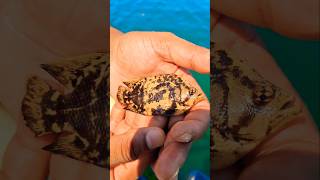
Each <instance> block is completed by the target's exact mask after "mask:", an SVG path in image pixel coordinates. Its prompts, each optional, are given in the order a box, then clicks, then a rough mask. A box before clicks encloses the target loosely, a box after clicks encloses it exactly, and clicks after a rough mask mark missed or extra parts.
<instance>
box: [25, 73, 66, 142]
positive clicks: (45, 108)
mask: <svg viewBox="0 0 320 180" xmlns="http://www.w3.org/2000/svg"><path fill="white" fill-rule="evenodd" d="M60 98H61V94H60V93H59V92H58V91H56V90H54V89H53V88H52V87H50V86H49V85H48V84H47V83H46V82H44V81H43V80H41V79H39V78H37V77H35V76H34V77H31V78H30V79H29V80H28V82H27V89H26V95H25V96H24V99H23V102H22V107H21V110H22V114H23V117H24V120H25V121H26V125H27V126H28V127H29V128H30V129H31V130H32V131H33V132H34V133H35V134H36V136H41V135H44V134H48V133H59V132H61V131H62V129H63V126H64V122H63V119H62V118H61V117H59V113H58V111H57V109H58V106H59V99H60Z"/></svg>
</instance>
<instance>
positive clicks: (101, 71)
mask: <svg viewBox="0 0 320 180" xmlns="http://www.w3.org/2000/svg"><path fill="white" fill-rule="evenodd" d="M107 56H108V55H107V54H105V53H94V54H89V55H84V56H80V57H74V58H71V59H64V60H62V61H59V62H58V63H56V64H44V65H42V66H41V67H42V68H43V69H44V70H45V71H47V72H48V73H49V74H50V75H52V76H53V77H54V78H55V79H57V80H58V81H59V82H60V83H61V84H62V85H63V86H64V87H65V91H64V92H60V91H57V90H55V89H53V88H52V87H51V86H50V85H49V84H47V83H46V82H45V81H44V80H42V79H40V78H39V77H36V76H34V77H31V78H30V79H29V80H28V82H27V91H26V95H25V97H24V99H23V102H22V113H23V116H24V120H25V121H26V125H27V126H28V127H29V128H30V129H31V130H32V131H33V132H34V133H35V134H36V136H42V135H45V134H52V133H54V134H57V135H58V137H57V139H56V140H55V141H54V142H53V143H52V144H50V145H47V146H45V147H44V148H43V149H45V150H48V151H50V152H53V153H57V154H61V155H65V156H68V157H71V158H74V159H77V160H81V161H85V162H88V163H92V164H95V165H97V166H101V167H104V168H107V164H108V146H109V144H108V143H109V137H107V135H108V134H107V130H108V129H109V127H108V123H107V119H109V116H108V113H109V62H108V58H107Z"/></svg>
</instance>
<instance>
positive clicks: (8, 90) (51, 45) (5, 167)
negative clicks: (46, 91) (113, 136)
mask: <svg viewBox="0 0 320 180" xmlns="http://www.w3.org/2000/svg"><path fill="white" fill-rule="evenodd" d="M61 4H63V6H62V5H61ZM74 7H76V8H74ZM104 7H106V1H100V0H93V1H92V0H83V1H63V0H55V1H53V0H50V1H46V2H44V1H36V0H31V1H25V0H13V1H3V2H1V3H0V14H1V16H0V37H1V42H0V54H1V56H2V58H1V61H0V68H1V70H0V84H1V91H0V102H1V104H2V105H3V106H4V108H5V109H6V110H7V111H8V112H9V113H10V114H11V115H12V117H13V118H14V119H15V120H16V124H17V128H16V133H15V135H14V136H13V138H12V139H11V141H10V143H9V145H8V147H7V149H6V152H5V155H4V159H3V164H2V167H1V168H2V169H1V170H0V179H1V180H2V179H4V180H6V179H10V180H15V179H26V180H44V179H46V177H47V176H48V175H49V173H50V178H51V179H59V180H64V179H66V180H73V179H74V180H75V179H77V180H81V179H104V178H105V177H106V176H107V174H108V172H107V171H106V169H104V168H100V167H97V166H93V165H90V164H87V163H83V162H81V161H77V160H73V159H71V158H66V157H63V156H60V155H54V154H51V153H49V152H46V151H43V150H41V148H42V147H43V146H45V145H48V144H50V143H51V142H52V139H53V138H54V137H51V136H46V137H37V138H36V137H34V133H33V132H31V130H30V129H29V128H27V127H26V126H25V125H24V121H23V117H22V115H21V101H22V98H23V96H24V94H25V85H26V84H25V83H26V80H27V78H28V77H29V76H31V75H38V76H39V77H41V78H44V79H46V80H48V81H49V82H52V83H53V84H56V81H55V80H53V79H52V78H51V77H50V76H48V74H47V73H46V72H44V71H42V70H40V68H39V64H42V63H50V62H52V61H54V60H58V59H61V58H63V57H70V56H76V55H80V54H85V53H92V52H96V51H106V50H107V49H108V47H107V42H106V39H107V33H106V32H107V28H106V27H107V26H106V24H107V21H106V16H105V13H104V12H106V10H104V9H103V8H104ZM57 12H59V13H57ZM17 169H19V173H17ZM66 169H67V170H68V171H66Z"/></svg>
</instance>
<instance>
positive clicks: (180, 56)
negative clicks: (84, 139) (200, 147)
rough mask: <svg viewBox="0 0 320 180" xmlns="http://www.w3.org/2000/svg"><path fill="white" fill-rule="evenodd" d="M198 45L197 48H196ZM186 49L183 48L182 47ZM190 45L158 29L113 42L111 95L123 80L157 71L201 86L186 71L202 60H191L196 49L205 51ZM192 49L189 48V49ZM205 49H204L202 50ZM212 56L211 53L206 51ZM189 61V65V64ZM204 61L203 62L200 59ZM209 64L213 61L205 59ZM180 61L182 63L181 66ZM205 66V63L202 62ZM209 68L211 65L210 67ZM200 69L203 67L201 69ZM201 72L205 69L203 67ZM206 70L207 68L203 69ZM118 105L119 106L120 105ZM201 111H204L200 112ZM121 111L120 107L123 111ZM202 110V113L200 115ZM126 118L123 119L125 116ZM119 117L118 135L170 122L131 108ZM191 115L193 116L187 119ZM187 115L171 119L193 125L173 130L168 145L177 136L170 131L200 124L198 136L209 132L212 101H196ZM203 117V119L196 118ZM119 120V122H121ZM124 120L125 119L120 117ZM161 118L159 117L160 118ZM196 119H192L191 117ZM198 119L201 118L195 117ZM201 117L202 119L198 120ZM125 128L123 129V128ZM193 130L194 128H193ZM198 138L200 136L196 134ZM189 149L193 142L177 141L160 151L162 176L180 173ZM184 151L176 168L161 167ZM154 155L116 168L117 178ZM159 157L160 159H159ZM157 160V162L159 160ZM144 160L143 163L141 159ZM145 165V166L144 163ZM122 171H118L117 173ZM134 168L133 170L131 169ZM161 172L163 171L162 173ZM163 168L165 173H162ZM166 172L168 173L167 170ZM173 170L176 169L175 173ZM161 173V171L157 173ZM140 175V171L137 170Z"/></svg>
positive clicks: (114, 124)
mask: <svg viewBox="0 0 320 180" xmlns="http://www.w3.org/2000/svg"><path fill="white" fill-rule="evenodd" d="M195 47H196V48H195ZM179 48H181V49H184V51H183V50H181V49H179ZM188 48H195V49H197V48H198V47H197V46H194V45H193V44H191V43H190V44H188V43H186V41H184V40H182V39H178V38H177V37H175V36H173V35H172V34H170V33H156V32H150V33H149V32H130V33H127V34H125V35H122V36H120V37H119V38H117V39H116V40H115V41H113V43H112V44H111V54H110V57H111V64H110V67H111V69H110V70H111V73H110V75H111V77H110V79H111V85H112V86H111V87H110V91H111V96H113V97H116V92H117V88H118V87H119V85H120V84H121V83H122V81H127V80H132V79H136V78H138V77H143V76H149V75H155V74H164V73H175V74H177V75H178V76H180V77H182V78H184V79H185V80H187V81H188V82H189V83H191V84H192V85H194V86H195V87H198V89H200V87H199V86H198V84H197V82H196V81H195V80H194V79H193V77H192V76H191V75H190V74H189V73H188V72H187V71H186V69H184V68H182V67H181V64H182V66H184V67H186V68H195V67H194V66H195V64H196V63H199V59H197V60H198V61H196V63H195V62H191V63H190V61H192V60H195V59H193V58H194V57H196V56H197V55H195V52H197V53H199V54H200V52H203V51H204V50H203V49H199V50H198V51H191V50H190V51H187V50H186V49H188ZM188 50H189V49H188ZM202 50H203V51H202ZM205 53H206V52H204V54H205ZM205 55H209V54H205ZM205 55H204V56H203V57H204V58H203V59H201V60H202V62H203V61H205V60H207V59H208V60H209V58H208V57H209V56H208V57H206V56H205ZM188 63H189V64H188ZM200 63H201V61H200ZM205 63H209V61H208V62H206V61H205ZM177 64H179V65H177ZM201 66H203V64H201ZM208 68H209V67H208ZM198 70H199V68H198ZM200 71H201V70H200ZM202 71H205V70H203V69H202ZM114 108H119V109H121V107H117V105H116V106H115V107H114ZM199 110H200V111H199ZM119 111H120V110H119ZM199 113H200V115H199ZM124 114H125V118H120V117H124ZM117 116H119V117H118V118H117V117H115V118H111V122H110V123H111V126H110V129H111V132H113V131H114V132H113V133H115V134H117V132H120V134H121V133H125V132H127V131H129V130H132V129H135V128H142V127H148V126H156V127H160V128H164V127H165V125H166V123H167V122H166V120H165V119H164V118H160V119H161V120H159V117H157V118H156V119H155V118H154V117H147V116H142V115H139V114H136V113H133V112H130V111H124V112H123V113H122V115H117ZM186 117H190V118H186ZM186 117H183V116H179V117H174V118H170V119H169V121H172V122H177V121H181V120H185V121H187V123H188V120H189V124H188V125H190V126H186V127H184V126H183V125H184V124H181V126H180V128H176V129H175V130H172V131H171V130H170V131H169V133H168V135H167V138H166V141H165V144H169V143H171V142H174V141H175V140H174V139H173V136H170V134H171V135H172V134H175V133H176V132H179V131H180V130H181V129H188V128H190V127H191V126H198V127H199V128H198V130H199V132H198V134H197V135H196V136H200V135H199V134H201V133H202V132H204V131H205V129H206V128H207V123H208V121H209V118H208V117H209V103H208V102H207V101H202V102H200V103H199V104H196V105H195V106H194V108H192V109H191V111H190V113H189V114H188V115H186ZM195 117H199V118H195ZM117 119H118V121H117ZM119 119H121V120H119ZM157 119H158V120H157ZM191 119H192V120H191ZM195 119H197V120H195ZM198 119H199V120H198ZM170 127H173V124H170ZM121 129H122V130H121ZM189 130H190V129H189ZM194 138H198V137H194ZM188 149H189V145H188V144H187V145H182V146H181V145H177V144H174V143H173V146H171V147H169V148H167V149H166V148H164V149H163V150H162V152H163V153H160V156H159V158H160V161H159V162H158V163H157V162H156V164H158V167H157V165H155V171H158V175H159V174H160V175H161V174H162V175H163V174H164V175H163V176H164V177H167V176H168V175H169V176H172V173H174V172H176V168H177V167H176V166H180V165H181V163H182V161H184V160H183V159H184V158H186V154H187V151H188ZM179 151H180V153H181V154H183V155H182V156H180V157H179V160H177V162H179V163H175V165H174V166H173V168H168V169H169V170H168V171H166V170H160V169H161V168H160V169H159V167H165V166H163V164H165V163H168V158H170V157H171V155H172V154H176V153H178V152H179ZM150 156H151V154H147V155H144V156H143V157H139V160H137V161H133V162H130V163H126V164H122V165H119V166H117V167H115V168H114V169H113V172H111V173H114V176H115V177H116V176H117V174H118V175H120V174H122V175H123V174H126V173H129V172H128V171H130V168H124V167H128V166H130V167H131V169H139V168H138V166H140V170H141V166H142V167H145V165H146V164H149V163H146V162H150V160H151V159H150ZM159 158H158V160H159ZM158 160H157V161H158ZM139 161H140V162H141V163H140V164H139V163H138V162H139ZM141 164H144V165H141ZM117 171H118V172H117ZM131 171H132V170H131ZM159 171H160V172H159ZM161 171H162V172H161ZM164 171H166V172H164ZM172 171H173V172H172ZM156 173H157V172H156ZM135 175H137V172H136V173H135Z"/></svg>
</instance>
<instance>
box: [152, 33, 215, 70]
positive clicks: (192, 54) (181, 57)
mask: <svg viewBox="0 0 320 180" xmlns="http://www.w3.org/2000/svg"><path fill="white" fill-rule="evenodd" d="M160 35H161V36H163V38H162V39H163V40H162V41H159V42H158V43H154V44H153V48H154V50H155V51H156V53H158V55H159V56H160V57H161V58H162V59H163V60H164V61H166V62H170V63H174V64H176V65H178V66H181V67H184V68H187V69H191V70H194V71H197V72H199V73H209V72H210V52H209V49H206V48H203V47H200V46H197V45H195V44H192V43H191V42H188V41H186V40H183V39H181V38H179V37H177V36H175V35H173V34H171V33H161V34H160Z"/></svg>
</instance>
